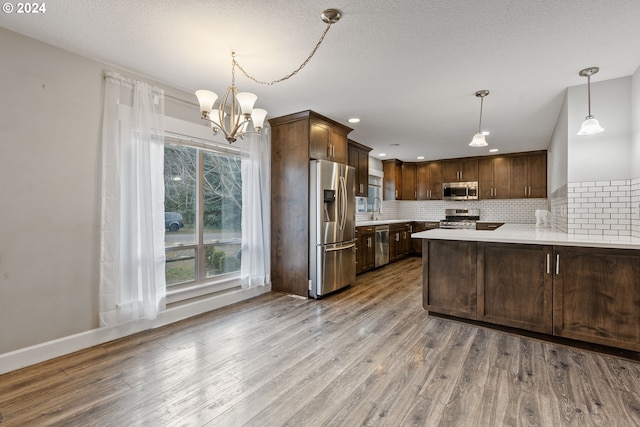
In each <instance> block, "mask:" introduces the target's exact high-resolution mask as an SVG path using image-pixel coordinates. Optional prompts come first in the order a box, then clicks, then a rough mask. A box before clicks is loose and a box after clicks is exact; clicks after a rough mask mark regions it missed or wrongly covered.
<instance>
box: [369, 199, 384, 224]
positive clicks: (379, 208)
mask: <svg viewBox="0 0 640 427" xmlns="http://www.w3.org/2000/svg"><path fill="white" fill-rule="evenodd" d="M376 200H377V201H378V202H379V203H378V217H377V218H376ZM372 208H373V212H371V220H372V221H375V220H376V219H380V215H382V213H381V212H380V210H381V209H382V200H381V199H380V197H374V198H373V204H372Z"/></svg>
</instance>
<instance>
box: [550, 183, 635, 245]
mask: <svg viewBox="0 0 640 427" xmlns="http://www.w3.org/2000/svg"><path fill="white" fill-rule="evenodd" d="M567 188H568V189H572V190H573V191H568V192H567V193H566V197H567V200H566V203H567V211H568V212H571V215H568V216H567V230H568V232H569V233H574V234H587V233H588V234H598V233H600V234H607V235H621V236H622V235H631V234H630V233H632V232H635V233H636V234H640V231H639V230H638V227H639V226H640V224H639V223H640V191H637V192H638V194H635V193H634V190H640V178H637V179H635V180H612V181H585V182H573V183H568V184H567ZM562 203H563V201H562V200H559V201H554V200H553V197H552V204H560V205H561V204H562ZM634 203H635V204H636V205H637V206H638V214H637V216H638V220H637V221H633V220H632V219H631V217H632V216H633V215H632V210H633V209H632V206H634ZM626 233H629V234H626Z"/></svg>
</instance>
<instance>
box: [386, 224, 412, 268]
mask: <svg viewBox="0 0 640 427" xmlns="http://www.w3.org/2000/svg"><path fill="white" fill-rule="evenodd" d="M411 230H412V225H411V224H410V223H396V224H390V225H389V262H393V261H397V260H399V259H402V258H404V257H406V256H407V255H409V254H410V253H411Z"/></svg>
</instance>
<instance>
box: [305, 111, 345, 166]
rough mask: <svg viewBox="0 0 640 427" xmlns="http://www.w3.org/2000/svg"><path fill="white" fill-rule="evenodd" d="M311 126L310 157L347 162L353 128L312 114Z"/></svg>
mask: <svg viewBox="0 0 640 427" xmlns="http://www.w3.org/2000/svg"><path fill="white" fill-rule="evenodd" d="M309 126H310V130H309V158H311V159H319V160H330V161H332V162H338V163H344V164H346V163H347V134H348V133H349V132H350V131H351V129H350V128H346V127H345V126H343V125H341V124H339V123H336V122H334V121H332V120H330V119H327V118H324V117H322V116H312V117H311V118H310V120H309Z"/></svg>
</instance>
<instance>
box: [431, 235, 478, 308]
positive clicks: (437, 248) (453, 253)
mask: <svg viewBox="0 0 640 427" xmlns="http://www.w3.org/2000/svg"><path fill="white" fill-rule="evenodd" d="M477 254H478V249H477V244H476V242H462V241H453V240H423V243H422V266H423V272H422V280H423V286H422V305H423V307H424V308H425V310H428V311H433V312H435V313H441V314H447V315H450V316H457V317H462V318H465V319H472V320H475V319H476V318H477V300H478V298H477V274H476V272H477V271H476V270H477ZM454 262H455V265H452V263H454Z"/></svg>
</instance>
